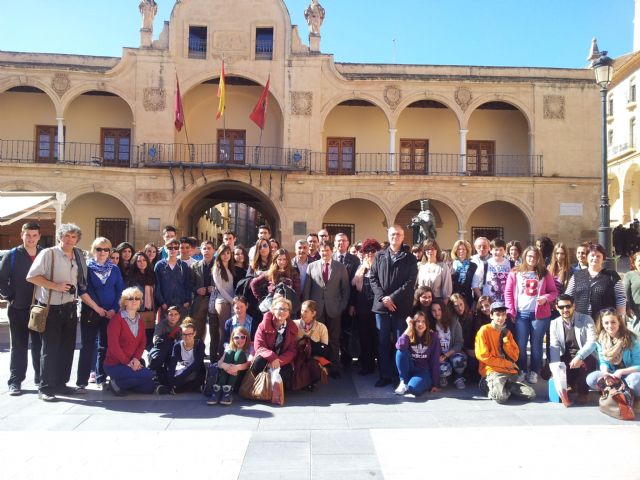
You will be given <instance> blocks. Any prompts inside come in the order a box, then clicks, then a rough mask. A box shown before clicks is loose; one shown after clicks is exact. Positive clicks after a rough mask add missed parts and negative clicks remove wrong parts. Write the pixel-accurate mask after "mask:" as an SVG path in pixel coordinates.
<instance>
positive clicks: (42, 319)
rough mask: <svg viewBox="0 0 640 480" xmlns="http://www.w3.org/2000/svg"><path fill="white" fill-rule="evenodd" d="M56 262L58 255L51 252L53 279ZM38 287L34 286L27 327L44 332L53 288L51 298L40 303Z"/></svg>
mask: <svg viewBox="0 0 640 480" xmlns="http://www.w3.org/2000/svg"><path fill="white" fill-rule="evenodd" d="M55 263H56V256H55V255H54V253H53V251H52V252H51V278H50V280H51V281H53V267H54V265H55ZM35 299H36V287H35V286H34V287H33V294H32V295H31V308H30V309H29V324H28V325H27V327H28V328H29V330H33V331H34V332H38V333H42V332H44V331H45V329H46V328H47V317H48V316H49V305H50V304H51V289H49V298H48V299H47V304H46V305H39V304H37V303H36V302H35Z"/></svg>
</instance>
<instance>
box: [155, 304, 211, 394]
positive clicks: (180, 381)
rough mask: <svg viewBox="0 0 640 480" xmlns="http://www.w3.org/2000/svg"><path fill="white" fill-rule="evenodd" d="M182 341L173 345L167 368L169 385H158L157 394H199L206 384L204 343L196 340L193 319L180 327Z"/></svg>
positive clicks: (186, 320) (188, 318) (185, 321)
mask: <svg viewBox="0 0 640 480" xmlns="http://www.w3.org/2000/svg"><path fill="white" fill-rule="evenodd" d="M180 329H181V330H182V339H181V340H179V341H177V342H175V343H174V344H173V350H172V352H171V359H170V360H169V365H168V367H167V380H168V382H167V383H168V384H167V385H158V386H157V387H156V393H158V394H165V393H174V394H175V393H182V392H199V391H200V388H201V387H202V384H203V383H204V375H205V368H204V342H203V341H202V340H200V339H199V338H196V327H195V324H194V323H193V320H192V319H191V317H187V318H185V319H184V322H182V325H181V326H180Z"/></svg>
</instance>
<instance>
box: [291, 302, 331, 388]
mask: <svg viewBox="0 0 640 480" xmlns="http://www.w3.org/2000/svg"><path fill="white" fill-rule="evenodd" d="M316 308H317V307H316V302H314V301H313V300H307V301H305V302H302V306H301V308H300V316H301V318H300V319H299V320H294V322H295V324H296V325H297V326H298V337H297V338H298V353H297V355H296V358H295V360H294V375H295V378H300V379H302V378H305V379H307V382H308V383H307V382H303V383H307V384H306V385H303V384H297V385H294V388H296V389H302V388H307V389H308V390H313V389H314V384H315V383H317V382H318V381H319V380H320V379H321V376H322V374H321V368H320V366H323V367H324V366H328V365H329V363H330V362H329V358H330V357H331V352H330V351H329V331H328V330H327V327H326V326H325V325H324V324H323V323H320V322H319V321H318V320H317V319H316ZM312 362H313V363H312ZM302 369H306V370H307V371H306V372H305V374H302V373H301V372H300V371H301V370H302ZM294 383H298V382H294Z"/></svg>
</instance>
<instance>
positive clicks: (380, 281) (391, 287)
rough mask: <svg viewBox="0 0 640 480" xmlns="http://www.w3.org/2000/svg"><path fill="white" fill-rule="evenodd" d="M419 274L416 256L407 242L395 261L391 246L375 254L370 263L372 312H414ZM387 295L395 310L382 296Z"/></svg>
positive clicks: (403, 313)
mask: <svg viewBox="0 0 640 480" xmlns="http://www.w3.org/2000/svg"><path fill="white" fill-rule="evenodd" d="M417 276H418V264H417V262H416V257H415V256H414V255H413V254H412V253H411V249H410V248H409V246H408V245H402V247H401V249H400V252H399V253H398V255H397V256H396V260H395V262H392V261H391V254H390V248H389V247H387V248H385V249H384V250H381V251H379V252H378V253H376V256H375V258H374V260H373V264H372V265H371V289H372V290H373V294H374V298H373V306H372V311H373V312H374V313H389V314H392V315H396V316H397V315H400V316H408V315H409V314H410V313H411V305H412V303H413V292H414V289H415V285H416V278H417ZM387 295H388V296H390V297H391V299H392V300H393V303H395V304H396V307H397V309H396V311H395V312H390V311H389V310H387V307H385V306H384V305H383V304H382V297H385V296H387Z"/></svg>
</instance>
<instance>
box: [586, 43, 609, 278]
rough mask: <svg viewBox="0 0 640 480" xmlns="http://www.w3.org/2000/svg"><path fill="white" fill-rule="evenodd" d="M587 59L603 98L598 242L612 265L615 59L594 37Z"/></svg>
mask: <svg viewBox="0 0 640 480" xmlns="http://www.w3.org/2000/svg"><path fill="white" fill-rule="evenodd" d="M587 60H590V61H591V69H592V70H593V72H594V74H595V77H596V83H597V84H598V85H599V86H600V98H601V100H602V158H601V161H602V165H601V167H602V179H601V187H600V226H599V227H598V243H599V244H600V245H602V246H603V247H604V249H605V250H606V252H607V263H608V264H609V265H607V266H608V267H613V265H611V226H610V219H609V214H610V208H611V207H610V205H609V185H608V175H607V89H608V88H609V84H610V83H611V79H612V77H613V60H611V58H609V57H607V52H606V51H602V52H600V51H599V50H598V44H597V43H596V39H595V38H594V39H593V41H592V44H591V53H590V55H589V57H588V58H587Z"/></svg>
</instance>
